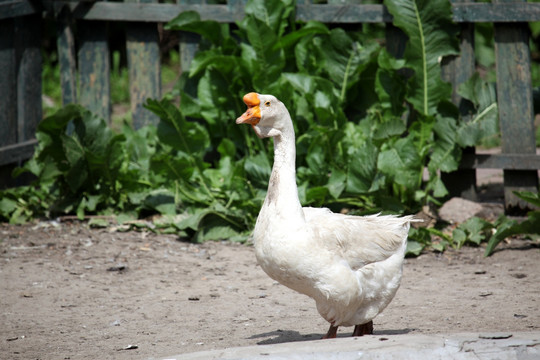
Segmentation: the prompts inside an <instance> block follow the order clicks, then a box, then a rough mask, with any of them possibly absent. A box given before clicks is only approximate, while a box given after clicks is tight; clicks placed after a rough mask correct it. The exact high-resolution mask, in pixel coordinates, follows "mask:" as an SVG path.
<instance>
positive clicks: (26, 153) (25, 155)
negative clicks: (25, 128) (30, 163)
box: [0, 139, 37, 166]
mask: <svg viewBox="0 0 540 360" xmlns="http://www.w3.org/2000/svg"><path fill="white" fill-rule="evenodd" d="M36 145H37V140H36V139H32V140H28V141H24V142H20V143H18V144H12V145H7V146H3V147H0V166H3V165H8V164H13V163H17V162H19V161H22V160H28V159H30V158H31V157H32V155H34V148H35V147H36Z"/></svg>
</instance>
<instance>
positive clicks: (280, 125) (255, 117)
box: [236, 92, 292, 138]
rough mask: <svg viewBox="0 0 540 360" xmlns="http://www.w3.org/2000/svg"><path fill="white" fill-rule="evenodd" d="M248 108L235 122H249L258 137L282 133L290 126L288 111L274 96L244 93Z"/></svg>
mask: <svg viewBox="0 0 540 360" xmlns="http://www.w3.org/2000/svg"><path fill="white" fill-rule="evenodd" d="M243 100H244V103H245V104H246V105H247V107H248V109H247V110H246V112H245V113H243V114H242V115H241V116H240V117H239V118H238V119H236V123H237V124H250V125H251V126H252V127H253V130H255V133H256V134H257V136H259V137H260V138H266V137H275V136H279V135H282V134H283V132H285V131H286V130H287V129H289V128H291V127H292V124H291V117H290V115H289V111H288V110H287V108H286V107H285V105H283V103H282V102H281V101H279V100H278V99H277V98H276V97H275V96H272V95H262V94H257V93H254V92H251V93H249V94H246V95H244V99H243Z"/></svg>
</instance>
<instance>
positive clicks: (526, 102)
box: [495, 0, 538, 213]
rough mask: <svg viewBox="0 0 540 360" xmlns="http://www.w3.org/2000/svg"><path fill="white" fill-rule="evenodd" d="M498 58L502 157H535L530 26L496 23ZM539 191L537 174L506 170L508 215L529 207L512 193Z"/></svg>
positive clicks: (496, 53)
mask: <svg viewBox="0 0 540 360" xmlns="http://www.w3.org/2000/svg"><path fill="white" fill-rule="evenodd" d="M498 1H499V2H503V0H498ZM495 56H496V73H497V100H498V105H499V121H500V127H501V137H502V153H503V154H504V153H510V154H520V153H521V154H535V153H536V144H535V138H534V134H535V131H534V123H533V121H534V111H533V101H532V85H531V58H530V51H529V37H528V27H527V24H502V23H496V24H495ZM537 189H538V173H537V172H536V171H522V170H504V198H505V205H506V209H507V211H508V212H509V213H512V212H514V211H517V212H522V211H523V210H524V209H527V208H528V206H529V205H528V204H527V203H526V202H525V201H523V200H521V199H519V198H518V197H517V196H515V195H514V194H513V191H523V190H528V191H537Z"/></svg>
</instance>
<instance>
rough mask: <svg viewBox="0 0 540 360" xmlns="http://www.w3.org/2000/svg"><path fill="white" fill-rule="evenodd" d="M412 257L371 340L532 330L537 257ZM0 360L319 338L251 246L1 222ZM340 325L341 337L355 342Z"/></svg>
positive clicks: (300, 302)
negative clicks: (11, 224) (443, 333)
mask: <svg viewBox="0 0 540 360" xmlns="http://www.w3.org/2000/svg"><path fill="white" fill-rule="evenodd" d="M482 254H483V249H482V248H465V249H462V250H461V251H459V252H455V251H448V252H446V253H444V254H443V255H440V254H435V253H428V254H424V255H422V256H420V257H418V258H413V259H407V260H406V264H405V270H404V278H403V282H402V286H401V288H400V290H399V291H398V294H397V296H396V298H395V300H394V301H393V302H392V303H391V304H390V305H389V307H388V308H387V309H386V310H385V312H384V313H383V314H381V315H380V316H379V317H377V318H376V319H375V321H374V323H375V332H376V334H379V335H380V334H385V335H388V336H391V335H393V334H404V333H422V334H434V333H442V332H445V333H453V332H474V331H489V332H495V331H503V332H512V331H538V329H539V328H540V249H539V248H538V247H537V243H533V242H531V241H524V240H513V241H511V242H510V243H509V244H504V245H503V246H501V247H500V250H499V251H497V252H496V253H495V254H494V255H493V256H492V257H489V258H483V257H482ZM0 308H1V313H0V323H1V324H2V325H1V326H0V358H1V359H96V358H114V359H135V358H137V359H146V358H152V357H160V356H167V355H170V354H178V353H187V352H194V351H200V350H208V349H218V348H226V347H232V346H244V345H254V344H272V343H281V342H289V341H303V340H312V339H317V338H320V337H321V336H322V334H324V333H325V332H326V330H327V326H328V325H327V324H326V323H325V321H324V320H322V319H321V318H320V317H319V315H318V314H317V312H316V309H315V306H314V303H313V301H312V300H310V299H309V298H306V297H304V296H301V295H299V294H296V293H295V292H293V291H291V290H289V289H287V288H285V287H283V286H281V285H278V284H277V283H275V282H274V281H272V280H271V279H269V278H268V277H267V276H266V275H265V274H264V273H263V271H262V270H261V269H260V268H259V267H258V266H257V265H256V262H255V256H254V253H253V248H252V247H249V246H245V245H235V244H229V243H207V244H204V245H194V244H189V243H185V242H181V241H178V240H177V239H176V238H175V237H174V236H171V235H155V234H151V233H145V232H143V233H140V232H129V233H118V232H116V233H115V232H109V231H107V230H104V229H89V228H88V227H87V226H86V225H85V224H79V223H62V224H56V223H51V222H49V223H39V224H38V225H29V226H22V227H17V226H7V225H0ZM351 331H352V328H343V329H341V331H340V335H350V334H351Z"/></svg>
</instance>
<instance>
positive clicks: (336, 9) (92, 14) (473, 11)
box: [44, 0, 540, 24]
mask: <svg viewBox="0 0 540 360" xmlns="http://www.w3.org/2000/svg"><path fill="white" fill-rule="evenodd" d="M44 3H45V4H46V7H47V8H55V9H59V8H61V7H62V6H64V5H66V6H69V7H70V9H71V10H72V12H73V15H74V17H75V18H77V19H84V20H108V21H140V22H168V21H170V20H172V19H173V18H174V17H176V16H177V15H178V14H179V13H180V12H184V11H196V12H198V13H199V14H200V15H201V18H202V19H203V20H215V21H219V22H223V23H232V22H235V21H238V20H241V19H242V18H243V17H244V12H243V11H242V9H240V11H238V9H237V10H234V8H233V7H230V6H228V5H206V4H205V5H201V4H197V5H192V4H152V3H120V2H101V1H98V2H89V1H52V0H44ZM452 8H453V18H454V21H456V22H503V23H505V22H510V23H515V22H533V21H540V3H454V4H453V5H452ZM55 11H57V10H55ZM296 18H297V19H298V20H301V21H308V20H318V21H321V22H325V23H334V24H336V23H339V24H345V23H381V22H386V23H388V22H392V16H391V15H390V14H389V13H388V11H387V10H386V8H385V7H384V6H383V5H377V4H343V5H336V4H298V5H297V6H296Z"/></svg>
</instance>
